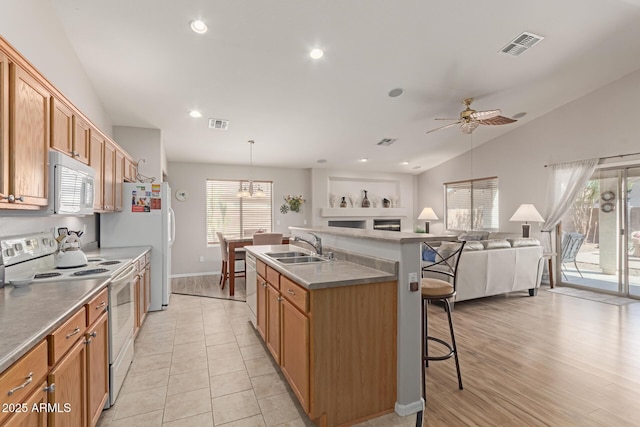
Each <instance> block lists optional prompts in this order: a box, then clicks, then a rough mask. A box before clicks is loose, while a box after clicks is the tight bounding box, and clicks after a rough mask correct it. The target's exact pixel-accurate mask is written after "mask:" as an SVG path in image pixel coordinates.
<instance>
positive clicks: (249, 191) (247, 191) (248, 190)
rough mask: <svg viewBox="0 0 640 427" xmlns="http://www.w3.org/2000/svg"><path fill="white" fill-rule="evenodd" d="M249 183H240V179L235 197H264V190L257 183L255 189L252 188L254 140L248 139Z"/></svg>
mask: <svg viewBox="0 0 640 427" xmlns="http://www.w3.org/2000/svg"><path fill="white" fill-rule="evenodd" d="M248 142H249V185H248V186H245V185H242V181H240V187H239V188H238V192H237V193H236V197H265V196H266V195H265V194H264V191H262V188H260V185H259V184H256V189H255V191H254V188H253V178H252V176H253V174H252V172H253V144H255V141H254V140H252V139H250V140H249V141H248Z"/></svg>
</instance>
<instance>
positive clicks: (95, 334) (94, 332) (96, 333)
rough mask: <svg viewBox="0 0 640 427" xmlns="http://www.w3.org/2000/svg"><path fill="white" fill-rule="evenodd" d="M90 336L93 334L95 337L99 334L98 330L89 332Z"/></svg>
mask: <svg viewBox="0 0 640 427" xmlns="http://www.w3.org/2000/svg"><path fill="white" fill-rule="evenodd" d="M89 336H92V337H93V338H95V337H97V336H98V331H93V332H91V333H90V334H89Z"/></svg>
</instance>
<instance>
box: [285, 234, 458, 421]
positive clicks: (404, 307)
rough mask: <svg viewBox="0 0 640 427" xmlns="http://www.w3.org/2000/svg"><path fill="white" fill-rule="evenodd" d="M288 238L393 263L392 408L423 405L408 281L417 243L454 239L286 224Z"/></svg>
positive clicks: (416, 267)
mask: <svg viewBox="0 0 640 427" xmlns="http://www.w3.org/2000/svg"><path fill="white" fill-rule="evenodd" d="M289 229H290V230H291V235H292V237H294V236H301V237H305V238H308V237H309V235H308V233H313V234H315V235H317V236H319V237H320V238H321V239H322V245H323V246H324V252H325V253H326V252H327V251H347V252H350V253H356V254H361V255H363V256H369V257H375V258H382V259H387V260H391V261H395V262H397V265H398V267H397V271H398V274H397V280H396V281H395V283H394V290H395V293H396V299H395V300H396V303H397V308H396V313H397V320H396V328H397V329H396V337H395V338H396V341H395V342H396V364H397V366H396V389H397V394H396V400H395V405H394V410H395V412H396V413H397V414H398V415H401V416H406V415H411V414H414V413H416V412H418V411H421V410H422V408H423V405H424V400H423V399H422V391H421V389H422V387H421V383H420V381H421V380H420V378H421V375H420V369H421V365H422V362H421V358H422V355H421V348H422V347H421V339H422V338H421V333H422V332H421V309H420V303H421V298H420V288H419V286H418V287H417V288H416V290H415V291H412V290H410V282H414V281H416V282H418V284H419V281H420V276H421V274H420V273H421V265H420V262H421V252H420V249H421V242H438V241H452V240H456V237H455V236H452V235H435V234H423V233H405V232H395V231H379V230H363V229H352V228H342V227H311V228H309V227H289Z"/></svg>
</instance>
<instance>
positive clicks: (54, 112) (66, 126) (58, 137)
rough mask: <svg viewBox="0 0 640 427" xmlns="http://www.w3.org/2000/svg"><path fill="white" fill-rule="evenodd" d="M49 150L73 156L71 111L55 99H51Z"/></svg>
mask: <svg viewBox="0 0 640 427" xmlns="http://www.w3.org/2000/svg"><path fill="white" fill-rule="evenodd" d="M51 148H53V149H54V150H58V151H61V152H63V153H64V154H66V155H67V156H73V111H71V108H70V107H69V106H67V104H65V103H64V102H62V101H60V100H59V99H58V98H56V97H52V98H51Z"/></svg>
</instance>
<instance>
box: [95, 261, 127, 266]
mask: <svg viewBox="0 0 640 427" xmlns="http://www.w3.org/2000/svg"><path fill="white" fill-rule="evenodd" d="M120 262H121V261H105V262H101V263H100V264H98V265H114V264H120Z"/></svg>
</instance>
